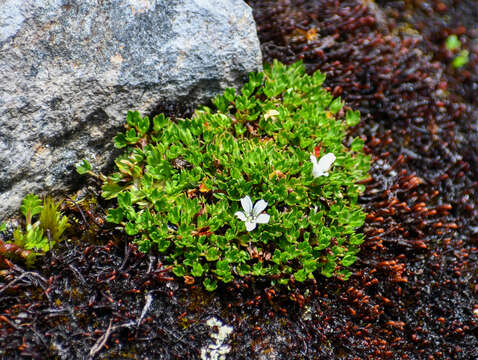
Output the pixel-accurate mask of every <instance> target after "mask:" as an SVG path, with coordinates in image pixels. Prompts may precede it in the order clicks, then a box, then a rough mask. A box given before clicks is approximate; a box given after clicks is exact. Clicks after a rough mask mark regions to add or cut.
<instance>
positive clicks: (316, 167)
mask: <svg viewBox="0 0 478 360" xmlns="http://www.w3.org/2000/svg"><path fill="white" fill-rule="evenodd" d="M322 175H324V172H323V171H321V169H320V168H319V165H317V164H314V166H313V167H312V176H313V177H315V178H317V177H319V176H322Z"/></svg>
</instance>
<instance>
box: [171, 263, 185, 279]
mask: <svg viewBox="0 0 478 360" xmlns="http://www.w3.org/2000/svg"><path fill="white" fill-rule="evenodd" d="M173 273H174V274H175V275H176V276H178V277H183V276H184V275H186V268H185V267H184V266H183V265H176V266H173Z"/></svg>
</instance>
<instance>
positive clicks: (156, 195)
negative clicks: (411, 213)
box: [80, 62, 369, 290]
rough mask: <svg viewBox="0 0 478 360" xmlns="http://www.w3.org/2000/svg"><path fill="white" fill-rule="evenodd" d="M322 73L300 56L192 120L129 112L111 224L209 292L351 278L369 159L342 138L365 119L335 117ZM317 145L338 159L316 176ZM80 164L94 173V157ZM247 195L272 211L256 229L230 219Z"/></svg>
mask: <svg viewBox="0 0 478 360" xmlns="http://www.w3.org/2000/svg"><path fill="white" fill-rule="evenodd" d="M324 80H325V76H324V75H323V74H321V73H320V72H316V73H314V74H313V75H312V76H308V75H307V74H306V73H305V70H304V67H303V65H302V64H301V63H296V64H294V65H291V66H289V67H287V66H285V65H283V64H280V63H278V62H275V63H274V64H273V65H272V66H269V67H266V68H265V71H264V73H257V74H250V76H249V82H248V83H247V84H246V85H245V86H244V87H243V88H242V89H241V90H240V91H239V92H237V93H236V92H235V90H234V89H228V90H226V91H225V92H224V94H223V95H221V96H218V97H216V98H215V99H214V100H213V104H214V105H215V107H216V109H210V108H208V107H202V108H200V109H199V110H197V111H196V112H195V114H194V115H193V116H192V118H190V119H177V120H176V121H172V120H170V119H169V118H166V117H165V116H164V115H158V116H156V117H154V119H152V121H151V120H150V119H149V118H148V117H141V116H140V114H139V113H137V112H130V113H129V114H128V116H127V124H126V131H125V132H124V133H121V134H119V135H118V136H116V138H115V146H116V147H117V148H122V149H125V152H124V154H123V155H121V156H119V157H118V158H117V159H116V160H115V163H116V167H117V171H116V172H114V173H113V174H111V175H110V176H109V177H107V178H106V180H105V182H104V185H103V193H102V195H103V197H105V198H107V199H113V198H115V199H117V204H118V205H117V207H116V208H112V209H110V210H109V211H108V217H107V220H108V221H110V222H112V223H116V224H121V225H122V226H124V229H125V231H126V233H127V234H129V235H131V236H134V237H135V241H136V242H137V243H138V244H139V248H140V249H141V250H142V251H148V250H149V249H150V247H151V246H152V245H153V244H154V245H155V246H156V247H157V250H158V251H159V252H161V253H162V254H164V258H165V262H166V263H169V264H170V265H173V271H174V273H175V274H176V275H177V276H180V277H185V278H186V280H187V281H188V282H192V281H194V279H196V281H198V280H202V281H203V284H204V286H205V287H206V289H208V290H214V289H215V288H216V286H217V281H218V280H219V281H222V282H225V283H227V282H230V281H231V280H233V279H234V277H249V276H261V277H266V276H269V277H270V278H271V279H272V281H273V282H274V283H277V282H278V283H287V282H288V281H289V279H290V278H291V277H294V278H295V280H296V281H304V280H306V279H310V278H313V277H314V274H322V275H325V276H327V277H330V276H334V275H335V276H338V277H341V278H344V279H346V278H347V277H348V276H349V275H350V272H349V271H348V270H347V267H348V266H350V265H351V264H352V263H353V262H354V261H355V259H356V254H357V252H358V251H359V247H360V244H361V243H362V241H363V235H362V234H360V233H358V232H357V229H358V228H360V227H361V226H362V225H363V223H364V219H365V214H364V212H363V210H362V209H361V207H360V206H359V205H358V204H357V198H358V196H359V194H360V192H361V191H363V185H359V184H358V182H359V181H360V180H363V179H364V178H366V177H368V174H367V172H368V169H369V157H368V156H366V155H364V153H363V141H362V140H361V139H359V138H355V139H351V140H350V141H348V144H347V146H346V145H345V144H344V141H345V137H346V129H347V127H349V126H354V125H356V124H357V123H358V122H359V121H360V115H359V113H358V111H348V112H346V114H345V117H344V118H338V116H337V114H338V113H339V111H340V110H341V109H342V107H343V102H342V101H341V100H340V98H336V99H334V98H333V97H332V95H331V94H330V93H329V92H327V91H325V90H324V89H323V87H322V84H323V82H324ZM319 153H321V154H324V153H333V154H334V155H335V156H336V161H335V163H334V165H333V167H332V169H331V170H330V171H329V173H330V174H329V176H327V177H325V176H321V177H317V178H314V177H313V175H312V163H311V161H310V155H312V154H315V155H317V156H320V154H319ZM80 167H81V170H82V171H83V172H91V169H90V167H89V164H88V163H87V162H84V163H83V164H81V165H80ZM245 195H249V196H250V197H251V199H252V201H254V202H255V201H257V200H259V199H264V200H265V201H267V203H268V207H267V213H268V214H269V215H270V221H269V223H268V224H260V225H259V226H258V227H257V228H256V229H255V230H254V231H251V232H248V231H246V229H245V226H244V222H242V221H240V220H239V219H237V217H235V216H234V213H235V212H236V211H238V210H242V208H241V204H240V199H241V198H243V197H244V196H245Z"/></svg>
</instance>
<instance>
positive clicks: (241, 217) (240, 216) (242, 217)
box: [234, 211, 247, 221]
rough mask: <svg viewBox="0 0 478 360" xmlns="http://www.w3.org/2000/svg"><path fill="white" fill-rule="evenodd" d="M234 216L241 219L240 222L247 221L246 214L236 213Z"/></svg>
mask: <svg viewBox="0 0 478 360" xmlns="http://www.w3.org/2000/svg"><path fill="white" fill-rule="evenodd" d="M234 215H236V216H237V217H238V218H239V220H242V221H246V220H247V216H246V214H244V213H243V212H242V211H236V212H235V213H234Z"/></svg>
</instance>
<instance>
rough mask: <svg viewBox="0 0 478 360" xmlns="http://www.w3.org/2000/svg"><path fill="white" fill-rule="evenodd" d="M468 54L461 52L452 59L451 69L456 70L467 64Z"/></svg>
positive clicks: (465, 51) (466, 51)
mask: <svg viewBox="0 0 478 360" xmlns="http://www.w3.org/2000/svg"><path fill="white" fill-rule="evenodd" d="M468 55H470V52H469V51H468V50H461V51H460V52H459V54H458V55H457V56H456V57H455V58H454V59H453V67H454V68H456V69H458V68H461V67H463V66H465V65H466V64H468V61H470V60H469V58H468Z"/></svg>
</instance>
